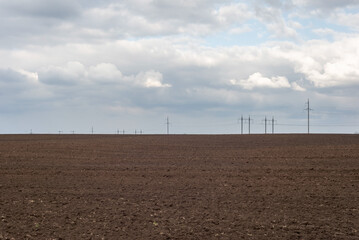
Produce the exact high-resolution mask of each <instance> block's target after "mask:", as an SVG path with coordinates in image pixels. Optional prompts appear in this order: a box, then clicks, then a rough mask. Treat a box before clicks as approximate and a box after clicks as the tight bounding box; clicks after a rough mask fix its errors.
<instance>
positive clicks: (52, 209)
mask: <svg viewBox="0 0 359 240" xmlns="http://www.w3.org/2000/svg"><path fill="white" fill-rule="evenodd" d="M358 231H359V135H294V134H293V135H207V136H206V135H0V239H359V233H358Z"/></svg>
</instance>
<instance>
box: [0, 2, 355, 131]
mask: <svg viewBox="0 0 359 240" xmlns="http://www.w3.org/2000/svg"><path fill="white" fill-rule="evenodd" d="M25 2H26V1H23V2H16V1H15V2H8V1H0V6H1V8H0V9H2V10H1V11H2V12H1V13H3V14H1V17H0V18H1V20H2V21H1V22H0V33H2V36H3V37H2V38H1V39H0V55H1V56H2V58H1V59H0V65H1V66H2V67H1V69H0V87H1V88H0V92H1V97H0V98H1V103H0V106H1V109H0V110H1V111H2V112H8V113H9V118H8V120H7V125H11V122H14V119H18V118H20V116H21V118H25V119H27V118H29V122H31V124H33V125H37V123H36V120H38V119H39V116H41V117H43V118H44V119H45V120H44V121H48V122H50V120H51V123H44V124H38V126H39V127H42V126H45V125H46V126H47V127H48V129H51V128H55V127H57V126H60V125H61V124H62V122H67V127H70V124H71V123H76V124H77V126H82V125H86V124H87V125H89V126H91V124H94V122H99V123H105V122H106V124H108V125H109V128H110V127H111V128H114V127H115V126H116V127H117V125H116V124H118V121H119V122H121V121H122V122H121V124H123V125H128V126H131V127H135V125H136V124H144V125H145V123H144V122H146V121H145V119H146V120H147V121H148V122H151V123H148V125H147V128H150V125H153V121H158V118H160V121H162V120H163V119H164V118H165V116H166V115H167V114H171V115H173V116H176V117H177V118H178V119H182V120H183V121H188V119H191V118H192V117H194V116H195V117H196V118H198V121H208V120H206V119H207V118H208V119H213V121H217V120H220V119H222V118H223V119H224V120H226V121H228V120H230V119H232V120H233V119H234V122H235V118H236V117H238V116H237V115H239V114H253V115H256V114H257V116H255V117H256V118H261V117H262V115H267V114H275V115H277V116H278V117H279V116H280V117H282V118H283V119H285V120H284V121H288V119H299V120H300V118H301V116H302V115H303V111H302V108H303V104H304V101H305V100H306V99H307V98H311V100H313V102H314V103H315V105H316V106H317V108H319V107H323V108H324V107H328V105H330V106H332V107H333V108H336V109H341V108H344V107H345V108H346V110H345V111H344V110H343V111H344V112H346V113H348V114H350V116H351V117H352V118H355V116H357V115H358V112H357V110H356V109H357V108H356V106H354V105H353V104H352V103H353V102H357V101H358V99H357V98H358V97H356V94H354V93H355V91H356V90H357V89H358V81H357V79H359V72H358V71H357V69H359V66H358V64H357V63H358V61H357V59H358V57H357V54H356V53H357V52H358V46H357V42H358V41H359V40H358V36H357V33H356V32H355V28H353V29H354V30H352V32H351V33H348V34H341V35H339V34H337V32H336V31H335V30H333V29H328V30H326V31H325V32H330V34H331V36H335V37H334V38H331V39H330V40H328V39H326V37H325V34H323V39H316V40H309V41H308V40H305V39H306V37H307V36H303V35H302V34H303V33H302V31H301V30H302V29H306V28H308V26H306V25H305V22H303V23H302V24H303V26H301V24H300V23H301V22H297V23H298V24H296V21H300V20H301V19H302V18H299V17H297V16H294V15H295V14H293V13H299V12H300V13H302V12H303V13H305V15H304V16H303V17H306V18H310V17H311V16H312V14H311V13H310V12H311V10H313V11H315V10H316V9H317V8H320V10H321V11H328V9H329V8H324V7H322V6H321V5H320V4H322V3H324V2H323V1H317V2H313V3H312V4H311V3H310V2H309V1H292V4H289V3H288V1H279V0H267V1H255V2H253V4H248V3H246V2H242V3H241V2H235V1H229V0H228V1H214V0H213V1H204V0H201V1H187V2H186V1H177V2H169V1H145V0H133V1H121V2H113V1H95V0H92V1H72V2H71V1H61V2H60V1H51V3H50V2H48V1H34V4H33V5H32V6H28V5H26V4H24V3H25ZM20 3H22V4H23V5H21V4H20ZM330 5H331V9H335V11H338V15H337V16H341V17H340V18H338V19H339V21H338V22H340V23H342V24H343V25H347V24H349V22H350V21H352V20H353V19H354V16H353V14H349V13H347V12H346V10H345V9H344V8H346V7H350V6H352V5H353V2H350V1H345V2H342V4H340V3H339V2H331V3H330ZM298 9H299V10H298ZM338 9H339V10H338ZM318 16H319V15H318ZM323 19H328V18H324V17H323ZM325 21H326V20H325ZM244 27H246V28H247V29H248V31H237V34H233V32H235V31H236V29H237V30H238V29H241V28H244ZM315 31H316V32H319V33H320V32H324V30H318V29H316V30H315ZM255 35H257V36H255ZM318 36H319V35H318ZM211 37H214V38H215V39H216V38H218V39H219V40H217V41H218V42H219V44H218V46H217V45H215V44H214V45H212V44H211V43H210V42H207V39H208V38H211ZM225 38H233V42H234V43H233V44H229V45H225V44H222V42H221V39H225ZM245 38H251V41H253V42H254V43H253V44H251V46H246V45H243V46H242V45H241V44H236V41H237V40H238V42H241V40H242V39H245ZM275 40H276V41H275ZM256 41H259V42H260V43H256ZM29 109H31V110H34V109H37V110H36V113H37V114H38V115H36V113H34V114H30V113H29V112H30V111H29ZM298 109H299V110H298ZM10 115H11V116H12V117H11V116H10ZM64 116H65V117H64ZM234 116H235V117H234ZM64 118H66V120H64ZM82 118H83V119H86V120H84V121H86V124H81V121H80V120H79V119H82ZM328 118H329V117H328ZM46 119H47V120H46ZM88 119H93V120H91V121H90V120H88ZM118 119H121V120H118ZM148 119H152V120H148ZM153 119H155V120H153ZM142 120H143V121H142ZM178 121H180V120H178ZM19 124H24V125H26V124H25V123H23V122H21V123H19ZM26 126H27V128H29V126H30V125H26ZM161 126H162V125H161V123H160V124H159V128H161ZM79 128H80V127H79ZM104 128H105V127H104ZM56 130H58V129H56ZM156 131H158V128H157V130H156Z"/></svg>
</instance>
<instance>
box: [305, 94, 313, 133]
mask: <svg viewBox="0 0 359 240" xmlns="http://www.w3.org/2000/svg"><path fill="white" fill-rule="evenodd" d="M306 105H307V108H306V109H304V110H306V111H307V112H308V113H307V114H308V134H309V133H310V132H309V126H310V122H309V112H310V111H312V110H313V109H311V108H310V105H309V98H308V101H307V102H306Z"/></svg>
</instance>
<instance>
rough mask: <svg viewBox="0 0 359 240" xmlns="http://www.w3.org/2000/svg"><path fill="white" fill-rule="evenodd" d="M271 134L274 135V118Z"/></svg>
mask: <svg viewBox="0 0 359 240" xmlns="http://www.w3.org/2000/svg"><path fill="white" fill-rule="evenodd" d="M272 134H274V117H272Z"/></svg>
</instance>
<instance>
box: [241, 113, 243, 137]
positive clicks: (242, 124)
mask: <svg viewBox="0 0 359 240" xmlns="http://www.w3.org/2000/svg"><path fill="white" fill-rule="evenodd" d="M241 134H243V115H242V116H241Z"/></svg>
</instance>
